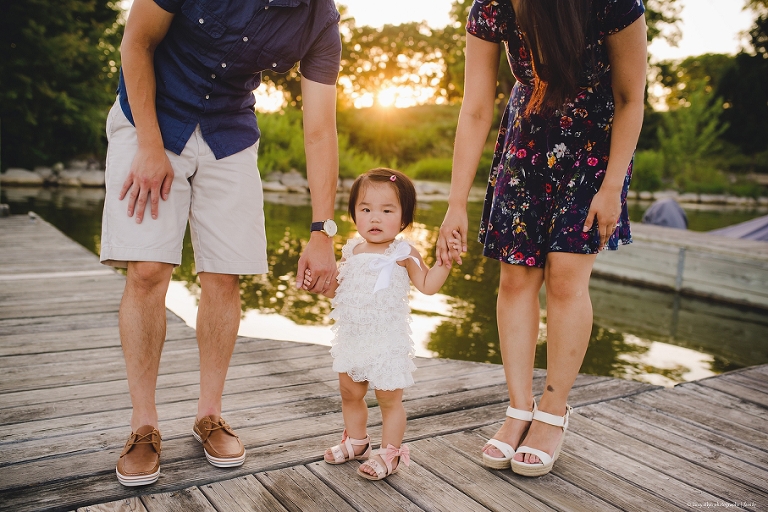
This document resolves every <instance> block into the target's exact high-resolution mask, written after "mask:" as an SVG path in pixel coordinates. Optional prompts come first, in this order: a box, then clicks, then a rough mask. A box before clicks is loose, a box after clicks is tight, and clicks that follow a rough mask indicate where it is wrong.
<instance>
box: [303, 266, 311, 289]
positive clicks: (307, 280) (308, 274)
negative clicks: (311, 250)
mask: <svg viewBox="0 0 768 512" xmlns="http://www.w3.org/2000/svg"><path fill="white" fill-rule="evenodd" d="M310 286H312V271H311V270H309V269H307V270H305V271H304V289H305V290H306V289H309V287H310Z"/></svg>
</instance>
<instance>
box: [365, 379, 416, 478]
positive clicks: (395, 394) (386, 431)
mask: <svg viewBox="0 0 768 512" xmlns="http://www.w3.org/2000/svg"><path fill="white" fill-rule="evenodd" d="M376 400H378V402H379V408H380V409H381V447H382V448H386V447H387V446H389V445H390V444H391V445H392V446H394V447H395V448H400V445H401V444H402V442H403V436H405V422H406V417H405V407H403V390H402V389H396V390H394V391H384V390H381V389H377V390H376ZM376 457H378V458H380V456H378V455H377V456H376ZM379 462H380V463H381V464H382V467H386V466H385V465H384V461H383V460H380V461H379ZM396 466H397V460H395V461H393V463H392V467H393V468H395V467H396ZM360 471H364V472H366V473H368V474H369V475H374V476H375V475H376V471H375V470H374V469H373V468H371V467H370V466H369V465H367V464H365V465H362V466H360Z"/></svg>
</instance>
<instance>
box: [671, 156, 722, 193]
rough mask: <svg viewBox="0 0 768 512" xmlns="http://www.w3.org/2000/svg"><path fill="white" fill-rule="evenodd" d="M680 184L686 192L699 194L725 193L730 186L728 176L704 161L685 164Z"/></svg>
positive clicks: (679, 179) (679, 178) (680, 176)
mask: <svg viewBox="0 0 768 512" xmlns="http://www.w3.org/2000/svg"><path fill="white" fill-rule="evenodd" d="M678 185H679V187H680V189H681V190H683V191H685V192H695V193H697V194H724V193H725V192H727V191H728V189H729V187H730V184H729V183H728V177H727V176H726V175H725V174H724V173H723V172H721V171H719V170H717V169H716V168H715V167H713V166H712V165H710V164H708V163H706V162H704V161H699V162H691V163H689V164H688V165H685V166H684V168H683V169H682V173H681V174H680V175H679V176H678Z"/></svg>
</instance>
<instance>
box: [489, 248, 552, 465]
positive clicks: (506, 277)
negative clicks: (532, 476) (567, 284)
mask: <svg viewBox="0 0 768 512" xmlns="http://www.w3.org/2000/svg"><path fill="white" fill-rule="evenodd" d="M543 282H544V270H543V269H540V268H534V267H525V266H522V265H510V264H507V263H502V264H501V278H500V280H499V297H498V299H497V302H496V316H497V321H498V325H499V344H500V346H501V359H502V362H503V363H504V374H505V375H506V378H507V388H508V389H509V401H510V405H511V406H512V407H513V408H515V409H520V410H523V411H530V410H531V408H532V405H533V404H532V402H531V398H532V396H533V391H532V386H533V360H534V356H535V355H536V341H537V340H538V338H539V313H540V312H539V290H540V289H541V284H542V283H543ZM528 425H530V423H528V422H527V421H521V420H516V419H513V418H506V420H505V421H504V425H502V426H501V428H500V429H499V431H498V432H496V435H494V436H493V437H494V438H495V439H498V440H499V441H502V442H504V443H507V444H508V445H510V446H511V447H512V448H515V449H516V448H517V445H518V444H520V439H521V438H522V436H523V435H524V434H525V430H526V429H527V428H528ZM483 451H484V452H485V453H487V454H488V455H490V456H491V457H503V456H504V454H503V453H501V452H500V451H499V450H498V449H497V448H496V447H494V446H492V445H486V446H485V448H483Z"/></svg>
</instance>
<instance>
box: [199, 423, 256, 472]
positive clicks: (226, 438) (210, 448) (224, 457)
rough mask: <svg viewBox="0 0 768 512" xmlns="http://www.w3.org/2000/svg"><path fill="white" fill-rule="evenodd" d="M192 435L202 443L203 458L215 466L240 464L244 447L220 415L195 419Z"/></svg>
mask: <svg viewBox="0 0 768 512" xmlns="http://www.w3.org/2000/svg"><path fill="white" fill-rule="evenodd" d="M192 435H194V436H195V439H197V440H198V441H199V442H200V443H202V444H203V450H204V451H205V458H206V459H208V462H210V463H211V464H213V465H214V466H216V467H217V468H231V467H235V466H241V465H242V464H243V462H244V461H245V447H244V446H243V443H242V442H241V441H240V438H239V437H237V434H235V433H234V431H233V430H232V427H230V426H229V424H227V422H226V421H224V418H222V417H221V416H218V417H217V416H214V415H210V416H206V417H204V418H201V419H199V420H196V421H195V426H194V427H193V429H192Z"/></svg>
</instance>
